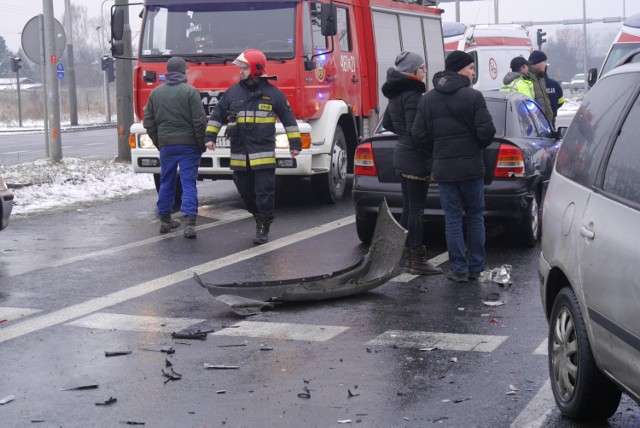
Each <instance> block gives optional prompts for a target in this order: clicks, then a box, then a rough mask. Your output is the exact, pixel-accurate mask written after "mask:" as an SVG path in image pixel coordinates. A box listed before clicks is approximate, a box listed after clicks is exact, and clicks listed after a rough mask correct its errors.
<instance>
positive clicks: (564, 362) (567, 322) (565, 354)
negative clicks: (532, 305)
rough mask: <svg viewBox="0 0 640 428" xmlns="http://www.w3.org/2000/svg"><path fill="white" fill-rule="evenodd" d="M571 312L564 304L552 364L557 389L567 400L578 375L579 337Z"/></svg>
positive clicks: (556, 326)
mask: <svg viewBox="0 0 640 428" xmlns="http://www.w3.org/2000/svg"><path fill="white" fill-rule="evenodd" d="M575 327H576V326H575V322H574V319H573V316H572V315H571V312H570V311H569V309H568V308H567V307H566V306H563V307H562V309H561V310H560V312H559V313H558V315H557V317H556V322H555V329H554V331H553V342H552V351H551V364H552V367H553V373H554V376H553V380H554V381H555V383H556V391H558V393H559V394H560V395H561V397H562V399H563V400H565V401H569V400H571V397H572V396H573V393H574V391H575V388H576V383H577V376H578V338H577V336H576V328H575Z"/></svg>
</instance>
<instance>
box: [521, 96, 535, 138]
mask: <svg viewBox="0 0 640 428" xmlns="http://www.w3.org/2000/svg"><path fill="white" fill-rule="evenodd" d="M534 105H535V104H534ZM518 123H519V124H520V133H521V135H522V136H523V137H535V136H536V126H535V125H534V123H533V117H531V115H530V114H529V109H528V108H527V105H526V104H525V103H524V101H518Z"/></svg>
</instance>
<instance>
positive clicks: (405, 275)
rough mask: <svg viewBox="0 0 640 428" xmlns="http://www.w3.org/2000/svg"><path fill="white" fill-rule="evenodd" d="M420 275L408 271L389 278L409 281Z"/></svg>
mask: <svg viewBox="0 0 640 428" xmlns="http://www.w3.org/2000/svg"><path fill="white" fill-rule="evenodd" d="M418 276H420V275H412V274H410V273H407V272H405V273H401V274H400V275H398V276H396V277H393V278H391V280H390V281H391V282H409V281H411V280H413V279H414V278H417V277H418Z"/></svg>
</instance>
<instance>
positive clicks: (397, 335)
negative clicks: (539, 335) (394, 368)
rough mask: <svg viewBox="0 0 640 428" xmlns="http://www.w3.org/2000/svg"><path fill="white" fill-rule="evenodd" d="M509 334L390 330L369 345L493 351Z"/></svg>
mask: <svg viewBox="0 0 640 428" xmlns="http://www.w3.org/2000/svg"><path fill="white" fill-rule="evenodd" d="M507 337H508V336H487V335H480V334H456V333H437V332H427V331H401V330H388V331H385V332H384V333H382V334H381V335H380V336H378V337H376V338H375V339H372V340H370V341H368V342H367V343H366V344H367V345H378V346H389V345H396V346H399V347H401V348H438V349H445V350H448V351H476V352H492V351H493V350H495V349H496V348H497V347H498V346H500V344H501V343H502V342H504V341H505V340H506V339H507Z"/></svg>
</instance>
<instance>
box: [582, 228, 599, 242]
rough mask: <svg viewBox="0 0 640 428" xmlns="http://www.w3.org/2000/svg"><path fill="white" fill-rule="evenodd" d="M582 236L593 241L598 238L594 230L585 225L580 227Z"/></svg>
mask: <svg viewBox="0 0 640 428" xmlns="http://www.w3.org/2000/svg"><path fill="white" fill-rule="evenodd" d="M580 235H582V236H584V237H585V238H587V239H593V238H595V236H596V234H595V233H594V232H593V230H591V229H589V228H588V227H587V226H584V225H582V226H580Z"/></svg>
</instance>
